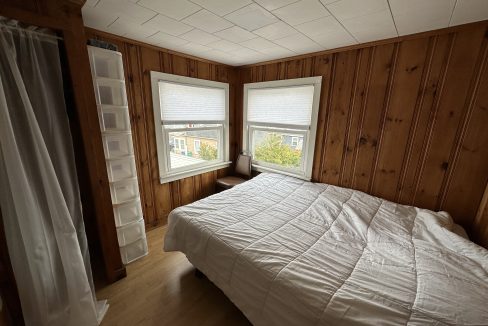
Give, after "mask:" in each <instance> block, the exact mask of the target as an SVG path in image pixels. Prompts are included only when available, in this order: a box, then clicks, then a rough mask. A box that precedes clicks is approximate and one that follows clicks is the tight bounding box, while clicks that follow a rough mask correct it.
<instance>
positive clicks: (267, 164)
mask: <svg viewBox="0 0 488 326" xmlns="http://www.w3.org/2000/svg"><path fill="white" fill-rule="evenodd" d="M321 85H322V77H310V78H297V79H288V80H279V81H270V82H263V83H250V84H245V85H244V112H243V114H244V117H243V121H244V123H243V149H244V150H245V151H247V152H249V153H251V154H252V155H253V169H255V170H258V171H273V172H279V173H285V174H288V175H292V176H295V177H298V178H302V179H306V180H310V179H311V176H312V164H313V156H314V149H315V135H316V131H317V117H318V111H319V101H320V90H321Z"/></svg>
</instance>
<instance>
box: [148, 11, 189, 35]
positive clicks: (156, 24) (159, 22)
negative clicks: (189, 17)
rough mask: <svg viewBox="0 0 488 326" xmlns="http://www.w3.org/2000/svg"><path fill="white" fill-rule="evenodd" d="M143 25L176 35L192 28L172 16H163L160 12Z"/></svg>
mask: <svg viewBox="0 0 488 326" xmlns="http://www.w3.org/2000/svg"><path fill="white" fill-rule="evenodd" d="M143 26H144V27H147V28H152V29H153V30H155V31H164V32H165V33H167V34H171V35H174V36H178V35H181V34H184V33H187V32H189V31H191V30H192V29H193V27H191V26H188V25H186V24H183V23H181V22H179V21H177V20H175V19H173V18H169V17H167V16H163V15H161V14H158V15H156V16H155V17H153V18H151V19H150V20H148V21H146V22H145V23H144V24H143Z"/></svg>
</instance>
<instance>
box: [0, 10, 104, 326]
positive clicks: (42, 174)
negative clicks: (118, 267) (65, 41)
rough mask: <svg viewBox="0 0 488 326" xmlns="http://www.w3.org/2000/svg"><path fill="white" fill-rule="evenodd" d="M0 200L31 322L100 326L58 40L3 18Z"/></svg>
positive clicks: (100, 309)
mask: <svg viewBox="0 0 488 326" xmlns="http://www.w3.org/2000/svg"><path fill="white" fill-rule="evenodd" d="M0 180H1V181H0V205H1V211H2V216H3V220H4V224H5V233H6V238H7V245H8V250H9V253H10V257H11V260H12V267H13V270H14V274H15V278H16V282H17V286H18V290H19V296H20V300H21V303H22V310H23V314H24V319H25V322H26V324H27V325H50V326H51V325H62V326H69V325H73V326H74V325H80V326H81V325H83V326H89V325H97V324H98V323H99V319H101V317H102V316H103V314H104V313H105V311H106V306H105V304H104V302H99V303H97V301H96V298H95V292H94V287H93V278H92V274H91V266H90V258H89V253H88V247H87V240H86V235H85V229H84V224H83V218H82V209H81V201H80V194H79V188H78V180H77V176H76V167H75V159H74V154H73V145H72V142H71V134H70V130H69V123H68V117H67V113H66V106H65V101H64V95H63V81H62V76H61V64H60V59H59V52H58V41H57V40H56V38H54V37H52V36H49V35H43V34H41V33H40V32H39V31H32V28H31V30H26V29H18V28H15V26H14V28H12V22H11V21H7V20H5V19H0Z"/></svg>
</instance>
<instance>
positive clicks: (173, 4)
mask: <svg viewBox="0 0 488 326" xmlns="http://www.w3.org/2000/svg"><path fill="white" fill-rule="evenodd" d="M104 1H106V0H100V2H104ZM115 1H117V0H115ZM137 5H139V6H142V7H145V8H148V9H151V10H153V11H156V12H158V13H160V14H163V15H165V16H168V17H171V18H173V19H177V20H180V19H183V18H185V17H187V16H189V15H191V14H193V13H195V12H197V11H199V10H200V9H202V8H201V7H200V6H198V5H196V4H194V3H193V2H190V1H187V0H178V1H174V0H140V1H138V2H137ZM98 6H99V5H97V7H98Z"/></svg>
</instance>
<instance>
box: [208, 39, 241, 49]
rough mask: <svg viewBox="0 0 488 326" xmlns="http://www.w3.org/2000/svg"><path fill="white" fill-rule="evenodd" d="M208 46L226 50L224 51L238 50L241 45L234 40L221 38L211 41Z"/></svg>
mask: <svg viewBox="0 0 488 326" xmlns="http://www.w3.org/2000/svg"><path fill="white" fill-rule="evenodd" d="M207 46H209V47H211V48H212V49H215V50H219V51H224V52H228V51H232V50H236V49H239V48H240V47H241V46H240V45H238V44H236V43H233V42H229V41H227V40H220V41H217V42H213V43H209V44H207Z"/></svg>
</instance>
